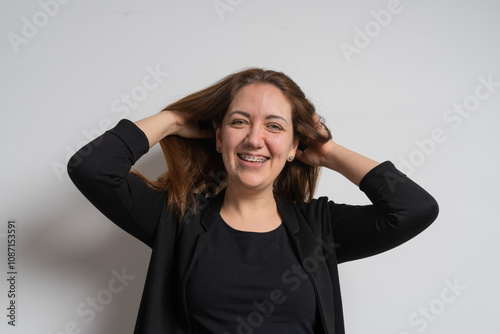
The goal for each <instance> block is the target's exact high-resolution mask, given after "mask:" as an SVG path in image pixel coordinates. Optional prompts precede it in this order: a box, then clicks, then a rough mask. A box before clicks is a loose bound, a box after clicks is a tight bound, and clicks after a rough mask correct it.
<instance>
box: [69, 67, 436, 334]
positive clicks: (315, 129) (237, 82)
mask: <svg viewBox="0 0 500 334" xmlns="http://www.w3.org/2000/svg"><path fill="white" fill-rule="evenodd" d="M210 124H213V129H210V126H207V125H210ZM158 142H161V145H162V148H163V151H164V154H165V158H166V161H167V165H168V172H167V173H166V174H165V175H163V176H161V177H160V178H159V179H158V180H157V181H148V180H146V179H145V178H144V177H142V176H140V175H139V174H138V173H136V172H133V173H130V169H131V167H132V165H133V164H134V163H135V161H137V160H138V159H139V158H140V157H141V156H142V155H143V154H145V153H146V152H147V151H148V149H149V148H150V147H152V146H153V145H155V144H156V143H158ZM320 167H327V168H329V169H332V170H334V171H337V172H339V173H341V174H342V175H344V176H345V177H346V178H347V179H349V180H350V181H352V183H354V184H355V185H356V186H359V188H360V189H361V190H362V191H364V192H365V194H366V195H367V196H368V197H369V199H370V200H371V201H372V203H373V204H372V205H365V206H355V205H345V204H337V203H334V202H333V201H329V200H328V199H327V198H324V197H322V198H319V199H312V197H313V193H314V189H315V186H316V183H317V178H318V173H319V168H320ZM68 172H69V175H70V177H71V178H72V180H73V182H74V183H75V185H76V186H77V187H78V188H79V189H80V191H82V193H83V194H84V195H85V196H86V197H87V198H88V199H89V200H90V201H91V202H92V203H93V204H94V205H95V206H96V207H97V208H98V209H99V210H100V211H101V212H103V213H104V214H105V215H106V216H107V217H108V218H109V219H111V220H112V221H113V222H115V223H116V224H117V225H118V226H120V227H121V228H123V229H124V230H125V231H127V232H129V233H130V234H132V235H133V236H135V237H136V238H138V239H140V240H142V241H143V242H145V243H146V244H147V245H149V246H150V247H151V248H152V255H151V260H150V266H149V270H148V275H147V279H146V284H145V287H144V292H143V297H142V301H141V305H140V309H139V315H138V319H137V322H136V328H135V333H155V334H157V333H337V334H338V333H344V325H343V317H342V304H341V297H340V288H339V279H338V271H337V265H338V264H339V263H341V262H345V261H350V260H354V259H359V258H363V257H366V256H371V255H374V254H377V253H380V252H383V251H386V250H388V249H390V248H393V247H395V246H397V245H399V244H401V243H403V242H405V241H407V240H409V239H410V238H412V237H414V236H415V235H417V234H418V233H420V232H421V231H422V230H424V229H425V228H426V227H427V226H429V224H431V223H432V222H433V221H434V219H435V218H436V216H437V213H438V205H437V203H436V201H435V200H434V199H433V198H432V196H431V195H429V194H428V193H427V192H426V191H425V190H423V189H422V188H421V187H419V186H418V185H417V184H415V183H414V182H413V181H411V180H410V179H408V178H407V177H406V176H405V175H404V174H402V173H401V172H400V171H398V170H397V169H396V168H395V167H394V165H393V164H392V163H390V162H388V161H386V162H384V163H381V164H379V163H377V162H375V161H373V160H371V159H369V158H366V157H364V156H362V155H360V154H357V153H355V152H353V151H350V150H348V149H347V148H345V147H343V146H341V145H339V144H337V143H336V142H334V141H333V140H332V139H331V135H330V132H329V130H328V129H327V127H326V126H325V125H324V124H323V123H322V122H321V121H320V119H319V118H318V116H317V115H316V114H315V110H314V107H313V105H312V104H311V103H310V102H309V101H308V100H307V99H306V98H305V95H304V93H303V92H302V91H301V90H300V88H299V87H298V86H297V85H296V84H295V83H294V82H293V81H292V80H291V79H290V78H289V77H287V76H286V75H284V74H283V73H279V72H275V71H269V70H267V71H266V70H262V69H256V68H254V69H248V70H244V71H241V72H238V73H235V74H232V75H229V76H227V77H226V78H224V79H222V80H221V81H219V82H218V83H216V84H214V85H212V86H210V87H208V88H206V89H204V90H202V91H200V92H197V93H194V94H191V95H189V96H187V97H185V98H183V99H181V100H180V101H177V102H175V103H173V104H171V105H170V106H168V107H167V108H165V109H164V110H163V111H162V112H160V113H159V114H156V115H154V116H151V117H148V118H146V119H143V120H140V121H138V122H136V123H135V124H134V123H132V122H130V121H128V120H122V121H120V122H119V123H118V125H117V126H116V127H115V128H113V129H111V130H110V131H107V132H106V133H105V134H103V135H102V136H101V137H100V138H97V139H96V140H94V141H93V142H91V143H89V144H88V145H87V146H85V147H83V148H82V149H81V150H80V151H79V152H77V153H76V154H75V155H74V156H73V157H72V158H71V160H70V162H69V164H68Z"/></svg>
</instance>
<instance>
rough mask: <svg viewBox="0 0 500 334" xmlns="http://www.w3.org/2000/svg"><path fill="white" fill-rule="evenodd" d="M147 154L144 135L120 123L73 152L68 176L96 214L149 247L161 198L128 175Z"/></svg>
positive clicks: (126, 121) (122, 121) (134, 126)
mask: <svg viewBox="0 0 500 334" xmlns="http://www.w3.org/2000/svg"><path fill="white" fill-rule="evenodd" d="M148 150H149V144H148V140H147V137H146V135H145V134H144V133H143V132H142V131H141V130H140V129H139V128H138V127H137V126H136V125H135V124H134V123H133V122H131V121H129V120H126V119H124V120H121V121H120V122H119V123H118V124H117V125H116V126H115V127H114V128H113V129H111V130H109V131H106V132H105V133H104V134H103V135H101V136H100V137H97V138H96V139H94V140H93V141H91V142H90V143H88V144H87V145H85V146H83V147H82V148H81V149H80V150H79V151H78V152H76V153H75V154H74V155H73V156H72V157H71V159H70V160H69V162H68V174H69V176H70V178H71V180H72V181H73V183H74V184H75V185H76V187H77V188H78V189H79V190H80V191H81V192H82V194H83V195H84V196H85V197H86V198H87V199H88V200H89V201H90V202H91V203H92V204H93V205H94V206H95V207H96V208H97V209H98V210H99V211H101V212H102V213H103V214H104V215H105V216H106V217H107V218H109V219H110V220H111V221H112V222H114V223H115V224H116V225H118V226H119V227H121V228H122V229H123V230H125V231H126V232H128V233H129V234H131V235H133V236H134V237H136V238H137V239H139V240H141V241H142V242H144V243H146V244H147V245H148V246H150V247H151V246H152V243H153V238H154V233H155V230H156V227H157V224H158V221H159V218H160V216H161V213H162V210H163V208H164V206H165V200H164V196H163V195H162V194H160V193H158V192H155V191H154V190H152V189H151V188H150V187H148V186H147V185H146V184H145V183H144V182H143V181H142V180H141V179H140V178H138V177H137V176H134V175H132V174H130V173H129V172H130V169H131V167H132V165H134V163H135V162H136V161H137V160H138V159H139V158H140V157H141V156H142V155H144V154H145V153H146V152H148Z"/></svg>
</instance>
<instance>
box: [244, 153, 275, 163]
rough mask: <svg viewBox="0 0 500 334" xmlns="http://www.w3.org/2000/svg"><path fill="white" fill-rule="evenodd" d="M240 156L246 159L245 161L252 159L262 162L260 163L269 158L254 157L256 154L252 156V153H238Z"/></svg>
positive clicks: (251, 160) (252, 160)
mask: <svg viewBox="0 0 500 334" xmlns="http://www.w3.org/2000/svg"><path fill="white" fill-rule="evenodd" d="M238 156H239V157H240V158H241V159H243V160H245V161H250V162H260V163H264V162H266V161H267V160H268V159H267V158H263V157H254V156H251V155H244V154H238Z"/></svg>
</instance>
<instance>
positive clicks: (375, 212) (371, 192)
mask: <svg viewBox="0 0 500 334" xmlns="http://www.w3.org/2000/svg"><path fill="white" fill-rule="evenodd" d="M317 124H318V129H319V127H321V123H319V120H318V122H317ZM319 130H320V131H326V130H324V129H323V130H321V129H319ZM297 158H298V159H300V160H301V161H303V162H305V163H308V164H311V165H315V166H322V167H327V168H330V169H332V170H335V171H337V172H339V173H341V174H342V175H344V176H345V177H346V178H347V179H349V180H350V181H352V182H353V183H354V184H356V185H357V186H359V188H360V190H362V191H363V192H364V193H365V194H366V195H367V196H368V198H369V199H370V201H371V202H372V204H371V205H346V204H337V203H334V202H332V201H330V202H329V204H328V217H329V218H328V219H329V221H330V223H331V225H330V226H329V227H328V229H330V228H331V232H330V233H332V234H333V237H334V240H335V243H336V244H337V251H336V253H337V259H338V262H339V263H340V262H345V261H352V260H355V259H360V258H363V257H367V256H371V255H375V254H378V253H381V252H384V251H386V250H389V249H391V248H393V247H396V246H398V245H400V244H402V243H404V242H406V241H408V240H409V239H411V238H413V237H414V236H416V235H417V234H419V233H420V232H422V231H423V230H424V229H426V228H427V227H428V226H429V225H430V224H431V223H432V222H433V221H434V220H435V219H436V217H437V215H438V212H439V207H438V204H437V202H436V200H435V199H434V198H433V197H432V196H431V195H430V194H429V193H428V192H427V191H425V190H424V189H423V188H422V187H420V186H419V185H418V184H416V183H415V182H413V181H412V180H410V179H409V178H408V177H407V176H406V175H404V174H403V173H401V172H400V171H399V170H397V169H396V167H395V166H394V165H393V164H392V163H391V162H389V161H386V162H384V163H382V164H379V163H377V162H376V161H374V160H372V159H369V158H367V157H364V156H362V155H361V154H358V153H356V152H353V151H351V150H349V149H347V148H345V147H343V146H341V145H338V144H337V143H335V142H334V141H333V140H330V141H328V142H326V143H324V144H322V143H316V144H310V145H309V146H308V147H307V148H306V149H305V150H304V151H297ZM314 209H315V208H314V207H313V208H311V210H314ZM325 217H326V216H325ZM325 219H326V218H325Z"/></svg>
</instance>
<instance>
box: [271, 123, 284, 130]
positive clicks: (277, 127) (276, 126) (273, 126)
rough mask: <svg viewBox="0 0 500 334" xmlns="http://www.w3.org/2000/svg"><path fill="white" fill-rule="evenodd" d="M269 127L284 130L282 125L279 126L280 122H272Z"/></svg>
mask: <svg viewBox="0 0 500 334" xmlns="http://www.w3.org/2000/svg"><path fill="white" fill-rule="evenodd" d="M269 127H270V128H271V129H272V130H283V128H282V127H281V126H279V125H278V124H270V125H269Z"/></svg>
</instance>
